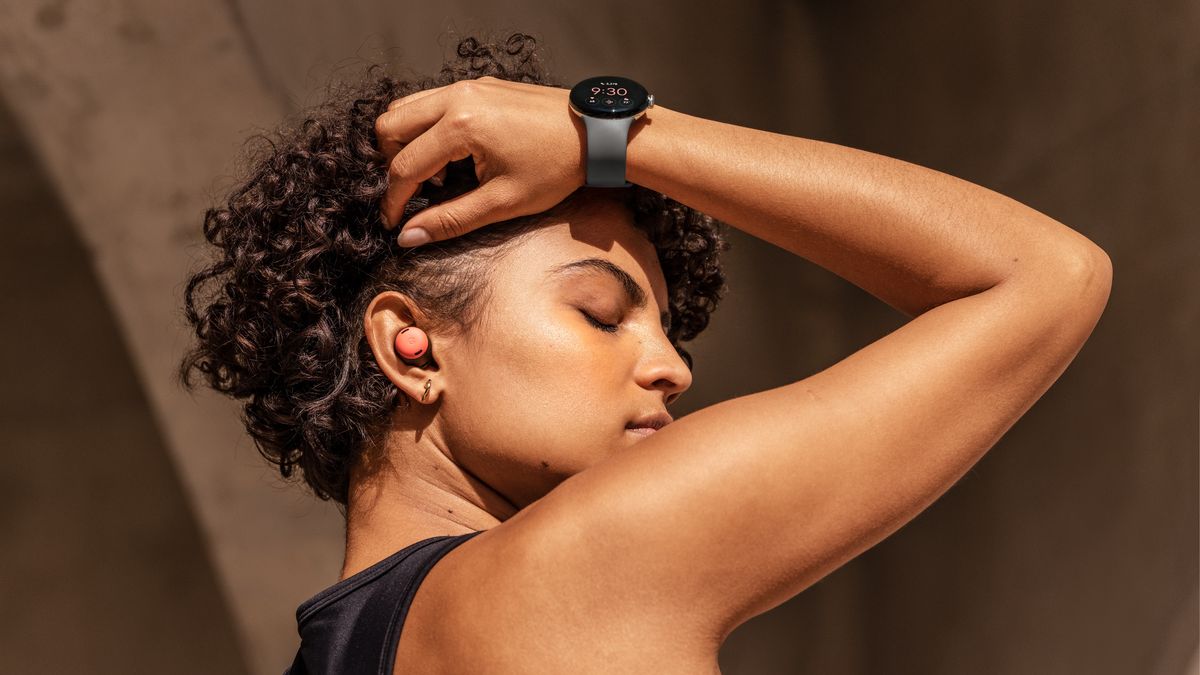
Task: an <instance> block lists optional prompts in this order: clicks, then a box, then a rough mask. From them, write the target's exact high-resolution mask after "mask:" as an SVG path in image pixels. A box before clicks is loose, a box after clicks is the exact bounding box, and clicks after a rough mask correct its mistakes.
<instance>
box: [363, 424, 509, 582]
mask: <svg viewBox="0 0 1200 675" xmlns="http://www.w3.org/2000/svg"><path fill="white" fill-rule="evenodd" d="M375 464H376V466H374V467H373V468H371V469H367V468H364V467H363V466H362V465H361V464H360V465H359V466H356V467H354V469H353V470H352V471H351V476H350V493H349V500H348V502H349V503H348V504H347V509H346V557H345V562H344V563H343V566H342V573H341V579H345V578H347V577H349V576H351V575H353V574H356V573H358V572H360V571H362V570H364V569H366V568H368V567H370V566H371V565H373V564H375V563H377V562H379V561H380V560H383V559H384V558H386V557H388V556H389V555H391V554H393V553H395V552H396V551H399V550H400V549H402V548H404V547H406V546H408V545H410V544H413V543H415V542H418V541H421V540H423V539H428V538H430V537H437V536H441V535H459V534H467V533H469V532H479V531H481V530H487V529H490V528H492V527H495V526H496V525H499V524H500V523H501V522H503V521H504V520H506V519H508V518H509V517H511V516H512V515H513V514H515V513H516V511H517V509H516V508H515V507H514V506H513V504H512V503H511V502H509V501H508V500H507V499H505V498H504V497H502V496H501V495H499V494H497V493H496V492H495V491H494V490H492V489H491V488H489V487H488V486H487V485H486V484H484V483H482V482H481V481H479V480H478V479H476V478H475V477H474V476H472V475H471V474H470V473H469V472H468V471H466V470H465V469H463V468H462V467H460V466H459V465H458V464H456V463H455V462H454V461H453V460H451V459H450V457H449V455H448V454H447V453H445V452H443V451H442V450H441V449H440V448H438V447H437V446H436V445H435V444H434V442H433V441H432V439H431V438H430V435H428V434H425V438H424V439H422V442H416V443H410V444H408V446H407V447H401V446H400V444H398V443H392V442H389V443H388V445H387V447H386V450H385V452H383V453H382V455H381V460H380V461H377V462H375Z"/></svg>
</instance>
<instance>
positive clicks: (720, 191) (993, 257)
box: [626, 106, 1102, 316]
mask: <svg viewBox="0 0 1200 675" xmlns="http://www.w3.org/2000/svg"><path fill="white" fill-rule="evenodd" d="M626 162H627V169H626V178H627V180H629V181H630V182H633V183H637V184H639V185H643V186H645V187H647V188H650V189H652V190H655V191H658V192H662V193H664V194H666V195H668V196H670V197H671V198H673V199H675V200H677V201H680V202H682V203H684V204H687V205H688V206H691V207H692V208H695V209H698V210H700V211H702V212H704V213H707V214H708V215H711V216H713V217H714V218H717V219H719V220H723V221H725V222H727V223H729V224H730V225H732V226H734V227H737V228H738V229H740V230H742V231H744V232H746V233H748V234H751V235H753V236H755V237H758V238H760V239H763V240H765V241H768V242H770V243H772V244H775V245H776V246H779V247H781V248H783V249H785V250H788V251H791V252H792V253H795V254H796V255H799V256H802V257H804V258H806V259H808V260H811V261H812V262H814V263H816V264H818V265H821V266H822V267H824V268H826V269H828V270H830V271H831V272H834V273H835V274H837V275H839V276H841V277H843V278H844V279H846V280H848V281H850V282H851V283H854V284H855V285H857V286H859V287H861V288H863V289H864V290H866V291H867V292H869V293H871V294H872V295H874V296H875V297H877V298H879V299H880V300H882V301H884V302H886V303H887V304H889V305H891V306H892V307H895V308H896V309H898V310H900V311H902V312H904V313H905V314H907V315H908V316H916V315H918V314H921V313H923V312H924V311H926V310H928V309H931V308H933V307H936V306H938V305H940V304H943V303H946V302H949V301H951V300H955V299H958V298H961V297H964V296H968V295H972V294H975V293H978V292H981V291H984V290H987V289H989V288H991V287H993V286H995V285H997V284H999V283H1000V282H1002V281H1004V280H1006V279H1008V278H1010V277H1013V276H1015V275H1020V274H1034V275H1042V276H1044V275H1047V274H1053V273H1054V268H1055V267H1056V266H1057V265H1058V264H1059V263H1060V262H1061V261H1063V260H1064V258H1067V259H1068V260H1069V258H1070V257H1071V256H1077V255H1079V254H1080V253H1083V254H1085V255H1090V254H1094V253H1097V252H1099V253H1101V254H1102V252H1100V249H1099V248H1098V247H1097V246H1095V244H1093V243H1092V242H1091V241H1090V240H1088V239H1087V238H1086V237H1084V236H1083V235H1081V234H1079V233H1078V232H1076V231H1074V230H1072V229H1070V228H1068V227H1067V226H1065V225H1063V224H1062V223H1059V222H1058V221H1056V220H1054V219H1052V218H1050V217H1048V216H1046V215H1044V214H1042V213H1039V212H1038V211H1036V210H1034V209H1031V208H1029V207H1028V206H1025V205H1023V204H1021V203H1019V202H1017V201H1015V200H1013V199H1010V198H1009V197H1006V196H1004V195H1001V194H999V193H996V192H994V191H992V190H988V189H987V188H984V187H981V186H979V185H975V184H973V183H970V182H968V181H965V180H962V179H959V178H956V177H954V176H950V175H947V174H945V173H941V172H938V171H935V170H933V169H928V168H925V167H922V166H919V165H916V164H912V163H909V162H905V161H902V160H898V159H893V158H890V157H886V156H883V155H878V154H875V153H871V152H867V151H863V150H856V149H854V148H849V147H845V146H841V145H836V144H832V143H825V142H821V141H816V140H811V139H806V138H800V137H796V136H787V135H783V134H776V133H772V132H768V131H762V130H757V129H751V128H748V127H740V126H736V125H732V124H726V123H723V122H717V121H714V120H708V119H704V118H701V117H695V116H692V115H687V114H685V113H681V112H678V111H675V110H670V109H668V108H663V107H662V106H655V107H653V108H651V109H650V110H648V111H647V112H646V115H645V116H644V117H643V118H642V119H640V120H638V122H636V123H635V124H634V127H633V133H632V135H631V138H630V142H629V148H628V154H627V157H626Z"/></svg>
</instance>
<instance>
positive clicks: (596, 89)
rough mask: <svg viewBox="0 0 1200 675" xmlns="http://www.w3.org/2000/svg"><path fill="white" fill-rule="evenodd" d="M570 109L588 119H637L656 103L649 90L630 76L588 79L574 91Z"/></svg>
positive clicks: (574, 88) (604, 76)
mask: <svg viewBox="0 0 1200 675" xmlns="http://www.w3.org/2000/svg"><path fill="white" fill-rule="evenodd" d="M570 102H571V107H572V108H574V109H575V112H577V113H579V114H582V115H588V116H589V117H604V118H621V117H635V116H637V115H639V114H640V113H641V112H642V111H643V110H645V109H646V108H649V107H650V106H651V105H652V104H653V99H652V98H651V97H650V95H649V94H648V93H647V92H646V88H645V87H643V86H642V85H640V84H638V83H637V82H635V81H633V80H631V79H629V78H628V77H620V76H614V75H603V76H599V77H589V78H587V79H586V80H583V81H581V82H579V83H578V84H576V85H575V86H574V87H572V88H571V95H570Z"/></svg>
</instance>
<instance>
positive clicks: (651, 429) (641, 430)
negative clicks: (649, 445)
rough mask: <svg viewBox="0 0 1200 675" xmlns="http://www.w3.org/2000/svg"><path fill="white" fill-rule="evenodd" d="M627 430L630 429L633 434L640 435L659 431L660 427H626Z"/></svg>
mask: <svg viewBox="0 0 1200 675" xmlns="http://www.w3.org/2000/svg"><path fill="white" fill-rule="evenodd" d="M625 431H628V432H629V433H631V434H637V435H638V436H649V435H650V434H652V433H654V432H656V431H658V429H655V428H654V427H626V428H625Z"/></svg>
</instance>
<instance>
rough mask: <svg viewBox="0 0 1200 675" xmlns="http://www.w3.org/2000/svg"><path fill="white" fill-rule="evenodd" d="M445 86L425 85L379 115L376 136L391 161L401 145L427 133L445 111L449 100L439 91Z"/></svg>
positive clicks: (393, 102)
mask: <svg viewBox="0 0 1200 675" xmlns="http://www.w3.org/2000/svg"><path fill="white" fill-rule="evenodd" d="M445 89H446V88H445V87H437V88H436V89H425V90H423V91H418V92H417V93H415V94H410V95H408V96H405V97H404V98H398V99H396V100H395V101H392V102H391V103H389V104H388V109H387V112H385V113H383V114H382V115H380V116H379V117H377V118H375V140H376V142H377V144H378V146H379V151H380V152H382V153H383V156H384V157H386V158H387V159H388V161H391V159H392V158H393V157H395V156H396V153H398V152H400V148H402V147H404V146H405V145H407V144H408V143H411V142H412V140H413V139H414V138H416V137H417V136H420V135H421V134H423V133H425V130H426V129H429V128H430V127H432V126H433V125H434V124H437V121H438V120H440V119H441V118H442V115H443V114H445V103H444V101H442V100H441V97H438V96H437V94H439V93H442V92H443V91H445Z"/></svg>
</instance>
